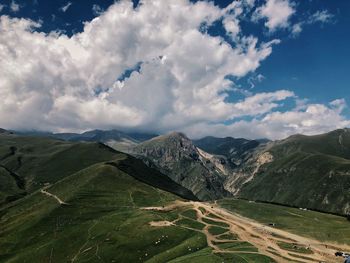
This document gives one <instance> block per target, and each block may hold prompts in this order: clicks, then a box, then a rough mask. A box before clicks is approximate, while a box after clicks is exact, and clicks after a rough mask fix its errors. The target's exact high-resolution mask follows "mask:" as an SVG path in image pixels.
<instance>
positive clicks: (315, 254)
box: [144, 201, 350, 263]
mask: <svg viewBox="0 0 350 263" xmlns="http://www.w3.org/2000/svg"><path fill="white" fill-rule="evenodd" d="M183 207H188V208H192V209H193V210H195V211H196V214H197V221H198V222H200V223H202V224H204V225H205V227H204V228H203V229H202V230H198V229H192V228H190V227H185V226H181V227H185V228H189V229H192V230H194V231H199V232H202V233H204V234H205V235H206V237H207V243H208V246H210V247H211V248H212V249H213V253H237V252H240V251H230V250H225V249H221V248H219V247H218V245H217V244H218V243H224V242H235V241H232V240H225V239H222V238H220V235H213V234H211V233H210V232H209V231H208V229H209V227H210V226H212V224H210V223H207V222H208V219H209V220H211V221H216V222H221V223H225V224H227V225H229V229H228V231H229V232H231V233H233V234H235V235H237V236H238V241H240V242H242V241H246V242H249V243H250V244H252V245H253V246H255V247H256V248H257V249H258V254H263V255H266V256H269V257H271V258H273V259H274V260H276V261H277V262H305V263H315V262H327V263H332V262H343V259H341V258H337V257H335V256H334V253H335V252H336V251H344V250H345V251H347V250H349V251H350V246H344V245H338V244H331V243H329V244H327V243H324V242H320V241H317V240H314V239H310V238H306V237H302V236H299V235H295V234H292V233H289V232H286V231H283V230H280V229H276V228H273V227H268V226H265V225H263V224H261V223H258V222H256V221H254V220H251V219H249V218H245V217H242V216H240V215H238V214H234V213H231V212H229V211H227V210H225V209H223V208H221V207H220V206H218V205H216V204H210V203H202V202H179V201H177V202H176V203H173V204H171V205H169V206H165V207H148V208H144V209H150V210H157V211H170V210H173V209H176V208H183ZM205 219H207V220H206V221H205ZM178 220H179V219H177V220H174V221H172V222H168V221H162V222H161V223H159V224H157V223H156V222H151V225H152V226H158V227H165V226H169V225H178V224H177V221H178ZM178 226H180V225H178ZM221 235H222V234H221ZM236 242H237V241H236ZM281 243H283V244H285V245H290V247H291V248H293V247H295V248H302V249H303V251H304V252H305V251H306V252H308V253H302V252H299V251H298V249H295V250H293V249H292V250H293V251H291V250H287V249H283V248H281V246H280V245H279V244H281ZM241 252H244V253H256V252H247V251H241Z"/></svg>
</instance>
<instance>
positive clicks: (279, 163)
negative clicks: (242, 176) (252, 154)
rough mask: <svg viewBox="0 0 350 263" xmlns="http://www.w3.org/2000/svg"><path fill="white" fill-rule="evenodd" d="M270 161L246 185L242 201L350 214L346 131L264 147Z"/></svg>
mask: <svg viewBox="0 0 350 263" xmlns="http://www.w3.org/2000/svg"><path fill="white" fill-rule="evenodd" d="M261 154H268V155H270V156H271V160H270V161H269V162H267V163H266V164H264V165H263V166H262V167H261V169H260V170H259V171H258V172H257V173H256V176H254V177H253V178H252V180H251V181H249V183H247V184H245V185H243V186H242V188H241V189H240V192H239V196H240V197H243V198H248V199H253V200H261V201H268V202H276V203H280V204H287V205H291V206H297V207H306V208H310V209H316V210H321V211H326V212H333V213H339V214H349V213H350V130H349V129H341V130H336V131H332V132H329V133H326V134H321V135H316V136H305V135H294V136H291V137H289V138H287V139H285V140H281V141H276V142H273V143H270V144H268V145H267V146H266V147H265V148H264V149H263V150H262V151H261V152H260V156H261Z"/></svg>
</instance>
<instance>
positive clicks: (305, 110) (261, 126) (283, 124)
mask: <svg viewBox="0 0 350 263" xmlns="http://www.w3.org/2000/svg"><path fill="white" fill-rule="evenodd" d="M345 107H346V103H345V101H344V100H343V99H339V100H335V101H333V102H331V103H329V105H323V104H308V105H305V107H302V108H295V109H294V110H291V111H286V112H280V111H276V112H271V113H269V114H267V115H266V116H264V118H262V119H257V118H255V119H253V120H252V121H245V120H241V121H238V122H235V123H233V124H231V125H224V124H216V125H208V124H205V123H201V124H198V125H193V126H191V127H188V128H186V129H185V131H186V132H187V133H188V134H189V135H190V136H192V137H195V138H200V137H203V136H207V135H212V134H215V135H216V136H227V134H230V135H231V136H235V137H242V136H244V137H245V138H251V139H256V138H273V139H283V138H286V137H287V136H290V135H293V134H306V135H315V134H320V133H323V132H328V131H330V130H333V129H337V128H344V127H348V126H349V125H350V121H349V120H347V119H346V118H345V117H344V116H342V115H341V113H342V111H343V110H344V108H345Z"/></svg>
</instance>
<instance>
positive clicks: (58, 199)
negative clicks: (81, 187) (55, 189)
mask: <svg viewBox="0 0 350 263" xmlns="http://www.w3.org/2000/svg"><path fill="white" fill-rule="evenodd" d="M46 189H47V188H43V189H41V190H40V193H42V194H44V195H47V196H50V197H52V198H55V199H56V201H57V202H58V203H59V204H60V205H68V203H66V202H64V201H62V200H61V199H60V198H59V197H58V196H57V195H54V194H51V193H49V192H48V191H46Z"/></svg>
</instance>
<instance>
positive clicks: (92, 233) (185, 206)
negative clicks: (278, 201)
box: [0, 133, 350, 263]
mask: <svg viewBox="0 0 350 263" xmlns="http://www.w3.org/2000/svg"><path fill="white" fill-rule="evenodd" d="M0 137H1V138H0V139H1V140H0V153H1V156H0V157H1V158H2V161H1V165H3V166H5V167H6V168H7V170H9V171H11V173H15V174H16V175H17V177H13V176H12V175H11V173H8V172H7V170H4V173H3V174H1V177H0V179H1V180H2V182H3V184H2V187H3V188H2V191H1V194H2V198H3V199H2V200H3V201H2V204H1V206H0V224H1V226H2V227H1V229H0V247H1V249H0V262H157V263H158V262H198V263H199V262H208V263H211V262H252V263H253V262H257V263H265V262H266V263H269V262H342V261H343V259H342V258H341V257H335V252H337V251H344V252H347V251H350V239H349V236H350V232H349V231H350V230H349V229H350V228H349V222H348V221H347V220H346V218H345V217H341V216H336V215H330V214H326V213H319V212H314V211H308V210H306V209H298V208H291V207H285V206H278V205H273V204H266V203H259V202H254V201H246V200H241V199H237V198H233V197H232V196H229V195H227V196H222V197H220V198H215V199H216V200H206V201H200V198H198V196H196V195H195V194H194V193H193V192H192V191H191V190H189V189H187V188H186V187H184V186H183V185H182V184H181V181H179V183H178V182H176V181H175V180H173V179H172V178H171V177H170V176H167V175H166V174H164V173H162V170H161V169H160V170H158V169H156V168H157V166H155V165H150V163H148V164H147V162H145V160H144V159H138V158H135V157H133V156H131V155H128V154H125V153H122V152H118V151H116V150H114V149H112V148H110V147H108V146H106V145H104V144H102V143H99V142H67V141H62V140H56V139H52V138H45V137H40V136H39V137H38V136H23V135H17V134H11V133H4V134H1V135H0ZM181 138H182V137H181ZM184 140H186V141H187V139H186V138H185V139H184ZM175 142H176V143H177V141H175ZM187 142H188V141H187ZM157 143H158V142H157ZM175 145H176V144H175ZM157 147H158V146H157ZM188 147H189V148H187V149H191V151H189V153H196V152H197V150H196V148H193V147H192V146H191V144H190V145H188ZM169 149H170V148H169ZM175 149H176V150H178V149H179V148H177V147H176V148H175ZM180 149H181V145H180ZM172 151H174V150H172ZM198 153H199V154H201V155H200V156H197V157H196V156H195V155H194V157H195V158H196V160H197V161H196V162H198V163H197V164H196V165H198V166H200V167H202V168H201V169H214V170H215V164H213V162H214V161H215V160H220V157H219V156H218V155H212V154H206V153H204V152H203V151H202V152H201V151H200V150H198ZM169 154H170V156H171V155H172V154H173V153H171V152H169ZM186 154H187V153H186ZM186 154H184V155H183V156H185V157H184V158H185V159H184V160H187V161H188V160H189V159H187V158H188V157H187V156H188V155H186ZM248 155H249V154H248ZM249 156H253V155H251V154H250V155H249ZM19 160H20V161H19ZM170 160H172V159H170ZM175 160H176V159H175ZM208 160H209V161H208ZM172 161H173V160H172ZM225 161H228V159H225ZM146 164H147V165H146ZM218 164H220V165H224V164H225V162H223V161H219V162H218ZM190 165H192V164H190ZM231 165H232V166H231V168H232V167H233V166H234V165H233V164H231ZM236 165H238V163H236ZM187 176H189V175H187ZM191 176H194V178H197V177H196V174H195V173H192V174H191ZM16 178H17V179H20V180H22V181H23V182H24V184H23V185H22V186H21V188H19V187H18V184H17V183H16ZM7 185H12V187H10V188H8V187H7ZM13 196H16V198H13ZM199 197H200V196H199Z"/></svg>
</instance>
